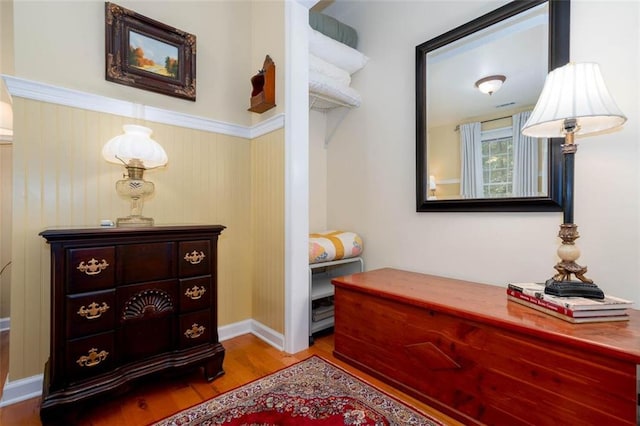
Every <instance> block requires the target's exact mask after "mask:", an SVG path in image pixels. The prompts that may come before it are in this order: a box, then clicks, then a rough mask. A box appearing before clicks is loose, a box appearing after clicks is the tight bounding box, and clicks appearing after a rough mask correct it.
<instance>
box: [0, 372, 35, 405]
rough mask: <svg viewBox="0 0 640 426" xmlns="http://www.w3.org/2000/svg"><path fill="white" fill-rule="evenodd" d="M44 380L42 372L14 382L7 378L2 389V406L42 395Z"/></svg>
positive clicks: (0, 401) (0, 400)
mask: <svg viewBox="0 0 640 426" xmlns="http://www.w3.org/2000/svg"><path fill="white" fill-rule="evenodd" d="M43 380H44V376H43V375H42V374H38V375H37V376H31V377H27V378H26V379H20V380H16V381H13V382H11V381H9V378H7V382H6V383H5V386H4V390H3V391H2V399H0V407H5V406H7V405H11V404H16V403H18V402H21V401H25V400H27V399H31V398H37V397H39V396H40V395H42V382H43Z"/></svg>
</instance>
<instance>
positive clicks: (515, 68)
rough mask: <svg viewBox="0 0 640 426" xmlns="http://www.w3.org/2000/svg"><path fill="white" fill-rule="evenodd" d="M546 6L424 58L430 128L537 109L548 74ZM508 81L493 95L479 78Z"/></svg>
mask: <svg viewBox="0 0 640 426" xmlns="http://www.w3.org/2000/svg"><path fill="white" fill-rule="evenodd" d="M547 58H548V7H547V4H546V3H545V4H542V5H540V6H538V7H535V8H533V9H530V10H529V11H527V12H525V13H522V14H520V15H518V16H516V17H513V18H510V19H508V20H505V21H503V22H501V23H499V24H496V25H494V26H492V27H490V28H488V29H486V30H483V31H481V32H477V33H474V34H472V35H470V36H468V37H465V38H464V39H461V40H459V41H457V42H455V43H451V44H450V45H447V46H443V47H442V48H440V49H437V50H435V51H433V52H430V53H429V54H428V55H427V67H428V68H427V76H426V78H427V85H426V87H427V101H428V102H427V103H428V106H427V108H428V123H429V127H434V126H442V125H447V124H453V125H457V124H460V123H464V122H470V121H473V119H474V118H475V119H478V118H479V119H486V118H493V117H500V116H501V114H505V115H510V111H513V110H522V109H523V108H524V107H526V106H532V107H533V105H535V103H536V101H537V99H538V95H539V94H540V92H541V91H542V87H543V85H544V80H545V77H546V75H547V71H548V65H547V63H548V59H547ZM495 74H501V75H504V76H506V81H505V82H504V84H503V85H502V88H501V89H500V90H498V91H497V92H495V93H494V94H493V95H487V94H484V93H482V92H480V91H479V90H478V89H477V88H476V87H475V82H476V81H478V80H479V79H481V78H483V77H487V76H490V75H495Z"/></svg>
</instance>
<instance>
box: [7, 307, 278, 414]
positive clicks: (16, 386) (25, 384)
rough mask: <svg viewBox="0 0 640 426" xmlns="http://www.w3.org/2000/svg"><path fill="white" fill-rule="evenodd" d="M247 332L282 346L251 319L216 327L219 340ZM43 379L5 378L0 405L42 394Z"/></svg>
mask: <svg viewBox="0 0 640 426" xmlns="http://www.w3.org/2000/svg"><path fill="white" fill-rule="evenodd" d="M0 321H1V320H0ZM248 333H251V334H253V335H255V336H256V337H258V338H259V339H261V340H264V341H265V342H266V343H268V344H269V345H271V346H273V347H274V348H277V349H279V350H282V348H283V347H284V336H283V335H282V334H281V333H278V332H277V331H275V330H273V329H271V328H269V327H267V326H266V325H264V324H261V323H260V322H258V321H255V320H252V319H248V320H244V321H239V322H236V323H233V324H229V325H224V326H221V327H218V338H219V339H220V341H221V342H223V341H225V340H229V339H232V338H234V337H237V336H241V335H243V334H248ZM223 346H224V345H223ZM43 380H44V376H43V375H42V374H38V375H37V376H31V377H27V378H25V379H20V380H16V381H9V378H7V382H6V383H5V385H4V390H3V392H2V399H0V407H5V406H7V405H11V404H16V403H18V402H21V401H24V400H27V399H31V398H37V397H39V396H40V395H42V383H43Z"/></svg>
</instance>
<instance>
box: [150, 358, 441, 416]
mask: <svg viewBox="0 0 640 426" xmlns="http://www.w3.org/2000/svg"><path fill="white" fill-rule="evenodd" d="M174 425H175V426H177V425H180V426H183V425H188V426H196V425H197V426H210V425H211V426H213V425H230V426H239V425H251V426H275V425H278V426H293V425H295V426H306V425H314V426H334V425H362V426H369V425H375V426H383V425H427V426H436V425H438V426H443V425H444V424H443V423H441V422H440V421H438V420H436V419H434V418H432V417H429V416H427V415H426V414H424V413H421V412H419V411H417V410H415V409H414V408H411V407H409V406H408V405H406V404H404V403H402V402H400V401H399V400H397V399H395V398H393V397H392V396H390V395H388V394H386V393H384V392H382V391H381V390H379V389H376V388H374V387H373V386H372V385H370V384H368V383H365V382H363V381H362V380H360V379H358V378H356V377H355V376H353V375H351V374H350V373H348V372H347V371H345V370H343V369H342V368H340V367H338V366H336V365H334V364H332V363H330V362H329V361H326V360H324V359H322V358H320V357H318V356H316V355H314V356H312V357H310V358H307V359H306V360H304V361H301V362H299V363H297V364H294V365H291V366H289V367H286V368H284V369H282V370H280V371H277V372H275V373H273V374H270V375H268V376H265V377H263V378H261V379H258V380H256V381H253V382H250V383H248V384H246V385H243V386H240V387H238V388H236V389H234V390H231V391H229V392H226V393H223V394H221V395H219V396H217V397H215V398H212V399H210V400H208V401H206V402H203V403H201V404H199V405H196V406H194V407H191V408H189V409H186V410H184V411H181V412H179V413H177V414H175V415H173V416H171V417H168V418H166V419H164V420H162V421H160V422H158V423H155V424H154V426H174Z"/></svg>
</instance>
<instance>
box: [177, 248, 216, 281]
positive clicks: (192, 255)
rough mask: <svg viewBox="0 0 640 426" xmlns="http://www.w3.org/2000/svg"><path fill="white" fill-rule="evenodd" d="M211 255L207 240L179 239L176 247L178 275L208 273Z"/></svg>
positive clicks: (187, 275) (190, 275)
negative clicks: (178, 263) (178, 264)
mask: <svg viewBox="0 0 640 426" xmlns="http://www.w3.org/2000/svg"><path fill="white" fill-rule="evenodd" d="M212 256H213V253H211V245H210V244H209V240H199V241H181V242H180V243H179V249H178V259H179V262H180V267H179V268H178V272H179V274H180V276H181V277H193V276H196V275H209V274H210V273H211V257H212Z"/></svg>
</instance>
